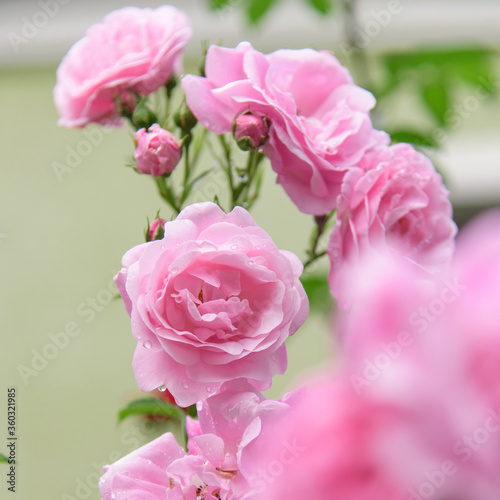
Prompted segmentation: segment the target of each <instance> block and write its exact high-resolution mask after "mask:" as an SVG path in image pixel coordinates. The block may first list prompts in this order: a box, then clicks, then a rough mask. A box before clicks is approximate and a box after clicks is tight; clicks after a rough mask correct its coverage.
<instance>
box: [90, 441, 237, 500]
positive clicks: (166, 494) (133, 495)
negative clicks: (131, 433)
mask: <svg viewBox="0 0 500 500" xmlns="http://www.w3.org/2000/svg"><path fill="white" fill-rule="evenodd" d="M212 455H213V453H212V452H211V451H210V450H209V451H208V455H207V456H201V455H196V456H195V455H188V454H186V452H185V451H184V450H183V449H182V448H181V447H180V446H179V445H178V444H177V442H176V440H175V438H174V436H173V435H172V434H171V433H166V434H163V435H162V436H160V437H159V438H157V439H155V440H154V441H152V442H150V443H148V444H147V445H145V446H143V447H141V448H139V449H138V450H135V451H133V452H132V453H130V454H128V455H126V456H125V457H123V458H121V459H120V460H118V461H117V462H115V463H114V464H112V465H108V466H106V467H104V475H103V476H102V477H101V480H100V482H99V489H100V491H101V495H102V498H103V500H182V499H189V500H196V499H197V498H205V499H207V500H208V499H212V500H217V499H219V500H226V499H227V490H228V485H227V481H226V480H225V479H224V478H222V477H221V475H220V473H219V472H218V471H217V470H216V469H215V467H212V466H211V464H210V461H209V460H213V457H212ZM202 494H203V495H204V496H201V495H202Z"/></svg>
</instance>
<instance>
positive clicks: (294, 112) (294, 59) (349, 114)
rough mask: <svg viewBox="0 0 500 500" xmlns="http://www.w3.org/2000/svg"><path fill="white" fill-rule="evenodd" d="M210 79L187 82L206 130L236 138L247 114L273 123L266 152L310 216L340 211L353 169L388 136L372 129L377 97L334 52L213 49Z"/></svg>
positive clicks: (189, 78) (209, 58)
mask: <svg viewBox="0 0 500 500" xmlns="http://www.w3.org/2000/svg"><path fill="white" fill-rule="evenodd" d="M205 73H206V75H207V76H206V78H202V77H198V76H193V75H187V76H185V77H184V78H183V87H184V90H185V92H186V99H187V103H188V106H189V107H190V108H191V110H192V111H193V113H194V115H195V116H196V117H197V118H198V120H199V121H200V122H201V124H202V125H203V126H204V127H206V128H208V129H209V130H211V131H212V132H215V133H216V134H223V133H226V132H230V131H231V128H232V125H233V122H234V121H235V119H236V117H237V116H238V115H240V114H241V113H244V112H247V111H250V112H251V113H253V114H255V115H257V116H266V117H267V119H268V120H269V123H270V129H269V140H268V141H267V142H266V144H265V146H264V147H263V151H264V153H265V154H266V156H268V157H269V159H270V161H271V166H272V168H273V170H274V171H275V172H276V173H277V174H278V179H277V182H278V183H280V184H282V185H283V188H284V189H285V191H286V192H287V194H288V196H289V197H290V198H291V199H292V201H293V202H294V203H295V204H296V205H297V206H298V207H299V209H300V210H301V211H303V212H305V213H309V214H315V215H321V214H325V213H327V212H329V211H330V210H332V209H334V208H336V197H337V195H338V193H339V192H340V184H341V182H342V178H343V176H344V174H345V172H346V171H347V170H348V169H349V167H351V166H353V165H356V163H358V162H359V161H360V160H361V158H362V156H363V154H364V153H365V151H366V150H367V149H369V148H370V147H372V146H374V145H375V144H377V143H379V142H383V143H387V141H388V139H387V135H386V134H383V133H381V132H376V131H374V130H373V129H372V124H371V121H370V117H369V111H370V109H371V108H373V106H374V105H375V99H374V97H373V95H372V94H371V93H370V92H367V91H366V90H363V89H362V88H360V87H358V86H357V85H354V84H353V82H352V79H351V76H350V74H349V72H348V70H347V69H346V68H344V67H343V66H342V65H341V64H340V63H339V62H338V60H337V59H336V58H335V57H334V56H333V55H332V54H330V53H328V52H317V51H315V50H311V49H303V50H278V51H276V52H273V53H271V54H268V55H264V54H262V53H260V52H258V51H257V50H255V49H254V48H253V47H252V46H251V45H250V44H249V43H248V42H242V43H240V44H239V45H238V47H236V48H235V49H228V48H224V47H218V46H211V47H210V48H209V50H208V54H207V59H206V66H205Z"/></svg>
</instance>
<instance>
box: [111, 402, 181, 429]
mask: <svg viewBox="0 0 500 500" xmlns="http://www.w3.org/2000/svg"><path fill="white" fill-rule="evenodd" d="M134 415H143V416H144V415H154V416H160V417H169V418H172V419H174V420H178V421H180V422H181V423H182V422H183V421H184V419H185V417H186V414H185V413H184V411H182V410H181V409H180V408H179V407H178V406H175V405H172V404H170V403H167V402H166V401H162V400H160V399H157V398H140V399H135V400H134V401H131V402H130V403H129V404H128V405H127V406H126V407H125V408H123V409H122V410H120V411H119V413H118V422H121V421H122V420H124V419H126V418H127V417H131V416H134Z"/></svg>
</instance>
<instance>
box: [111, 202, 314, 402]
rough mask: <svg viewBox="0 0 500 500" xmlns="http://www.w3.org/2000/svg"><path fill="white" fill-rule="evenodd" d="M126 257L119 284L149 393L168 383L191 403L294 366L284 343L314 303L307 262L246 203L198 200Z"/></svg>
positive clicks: (137, 366)
mask: <svg viewBox="0 0 500 500" xmlns="http://www.w3.org/2000/svg"><path fill="white" fill-rule="evenodd" d="M122 263H123V266H124V267H123V269H122V270H121V271H120V272H119V273H118V275H117V276H116V277H115V281H116V284H117V286H118V289H119V291H120V294H121V296H122V298H123V300H124V303H125V306H126V308H127V312H128V313H129V314H130V316H131V320H132V333H133V334H134V336H135V338H136V339H137V340H138V345H137V349H136V352H135V356H134V361H133V368H134V372H135V376H136V379H137V383H138V385H139V387H140V389H141V390H143V391H150V390H152V389H154V388H156V387H159V386H161V385H165V386H166V387H167V389H168V390H169V391H170V392H171V393H172V394H173V396H174V397H175V399H176V401H177V403H178V404H179V405H180V406H189V405H191V404H193V403H195V402H197V401H200V400H203V399H205V398H207V397H208V396H210V394H211V393H213V392H214V391H215V390H216V389H217V388H218V387H219V386H220V384H221V383H222V382H224V381H228V380H233V379H237V378H248V379H252V380H253V381H254V383H256V384H258V387H259V389H262V390H263V388H268V387H269V386H270V384H271V379H272V376H273V375H274V374H276V373H283V372H284V371H285V369H286V347H285V344H284V342H285V340H286V338H287V337H288V336H289V335H292V334H293V333H294V332H295V331H296V330H297V329H298V328H299V327H300V326H301V325H302V323H303V322H304V321H305V319H306V317H307V314H308V309H309V308H308V301H307V297H306V295H305V292H304V289H303V287H302V285H301V283H300V281H299V276H300V274H301V272H302V264H301V262H300V261H299V259H298V258H297V257H296V256H295V255H294V254H292V253H290V252H286V251H280V250H278V248H277V247H276V245H275V244H274V243H273V241H272V240H271V238H270V237H269V235H268V234H267V233H266V232H265V231H264V230H263V229H261V228H260V227H259V226H258V225H257V224H256V223H255V222H254V220H253V219H252V218H251V216H250V214H249V213H248V212H247V211H246V210H244V209H243V208H241V207H236V208H235V209H234V210H233V211H232V212H231V213H229V214H225V213H224V212H223V211H222V210H221V209H220V208H219V207H218V206H217V205H215V204H214V203H199V204H195V205H191V206H189V207H187V208H185V209H184V210H183V211H182V212H181V213H180V214H179V216H178V217H177V219H175V220H174V221H170V222H167V223H166V224H165V236H164V238H163V239H162V240H157V241H151V242H149V243H144V244H142V245H139V246H137V247H135V248H133V249H131V250H129V251H128V252H127V253H126V254H125V256H124V257H123V261H122Z"/></svg>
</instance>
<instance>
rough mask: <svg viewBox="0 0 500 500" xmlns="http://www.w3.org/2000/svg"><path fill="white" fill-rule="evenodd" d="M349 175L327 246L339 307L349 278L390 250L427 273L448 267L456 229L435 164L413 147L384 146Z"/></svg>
mask: <svg viewBox="0 0 500 500" xmlns="http://www.w3.org/2000/svg"><path fill="white" fill-rule="evenodd" d="M360 165H361V166H360V167H358V168H353V169H351V170H350V171H349V172H348V173H347V174H346V176H345V179H344V182H343V184H342V192H341V194H340V196H339V198H338V212H337V221H336V224H335V226H334V228H333V230H332V232H331V235H330V238H329V242H328V256H329V258H330V263H331V268H330V275H329V281H330V288H331V291H332V294H333V296H334V297H336V298H337V299H338V300H339V303H340V305H341V306H343V307H344V306H346V305H347V303H348V299H347V298H346V297H345V294H343V290H344V288H345V286H346V280H345V278H344V276H345V274H346V273H347V272H348V270H349V268H351V267H353V266H356V265H357V263H358V262H359V260H360V259H361V258H362V257H363V256H366V255H368V254H370V252H372V251H374V250H375V249H380V248H381V247H387V248H390V249H392V250H393V251H394V252H396V253H398V254H401V255H404V256H405V257H406V258H408V259H409V260H411V261H412V262H415V263H416V264H418V265H419V266H422V267H424V268H426V269H427V270H429V271H437V270H440V269H441V268H442V267H443V266H446V265H447V263H449V261H450V259H451V256H452V254H453V250H454V238H455V234H456V225H455V223H454V222H453V220H452V207H451V204H450V201H449V198H448V191H447V190H446V188H445V187H444V185H443V182H442V179H441V176H440V175H439V174H438V173H437V172H436V170H435V169H434V166H433V165H432V163H431V162H430V161H429V160H428V159H427V158H426V157H425V156H424V155H422V154H420V153H418V152H416V151H415V149H414V148H413V147H412V146H410V145H409V144H397V145H394V146H390V147H381V148H379V149H377V150H374V151H373V152H371V153H370V154H368V155H366V156H365V157H364V158H363V161H362V162H361V163H360Z"/></svg>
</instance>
